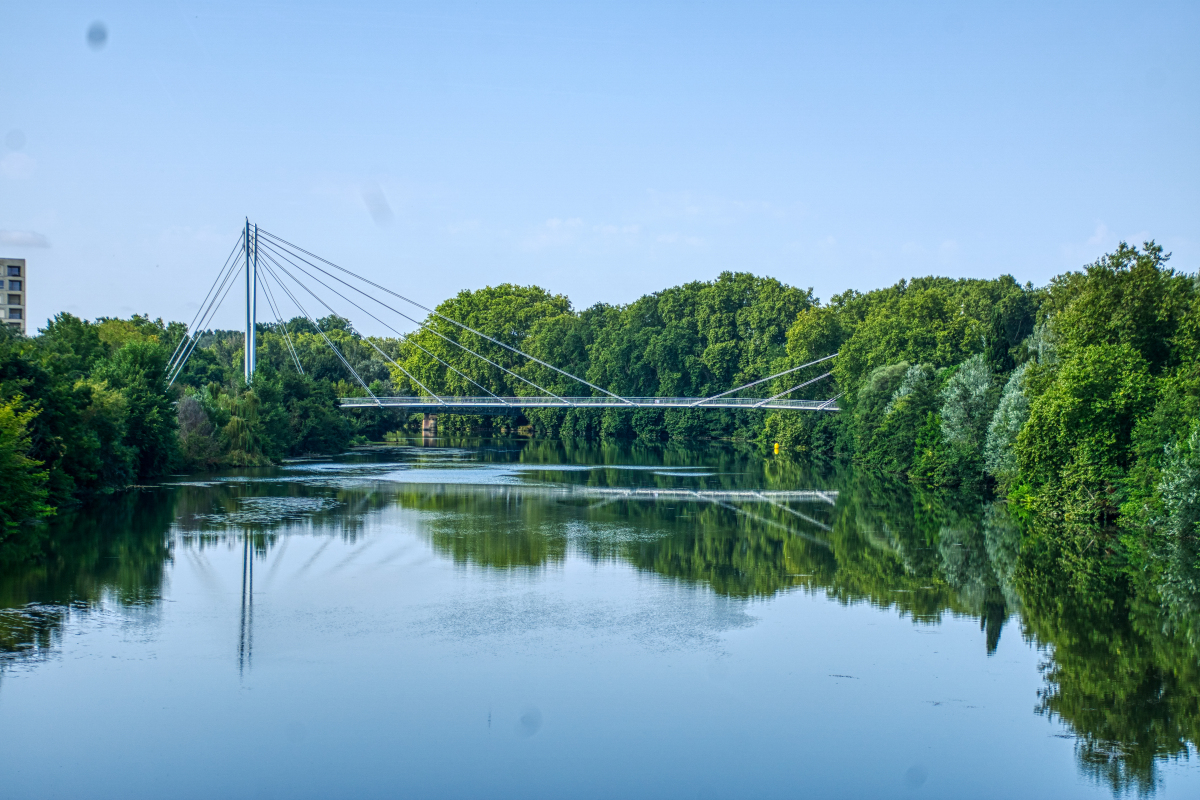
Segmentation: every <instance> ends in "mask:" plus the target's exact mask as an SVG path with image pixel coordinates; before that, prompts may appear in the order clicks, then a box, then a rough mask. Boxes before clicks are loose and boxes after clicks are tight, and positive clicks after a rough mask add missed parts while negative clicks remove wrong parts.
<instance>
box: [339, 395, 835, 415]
mask: <svg viewBox="0 0 1200 800" xmlns="http://www.w3.org/2000/svg"><path fill="white" fill-rule="evenodd" d="M338 403H339V405H341V407H342V408H375V407H377V406H382V407H384V408H404V409H408V410H411V411H414V412H417V411H423V412H425V413H427V414H437V413H442V414H504V413H517V412H519V411H521V410H523V409H527V408H653V409H668V408H735V409H763V410H768V411H769V410H772V409H774V410H778V411H837V410H838V409H837V406H836V405H835V404H834V402H833V401H832V400H770V399H768V400H760V399H758V398H754V397H732V398H721V399H718V400H708V399H707V398H695V397H616V398H613V397H536V396H531V397H450V396H435V397H340V398H338Z"/></svg>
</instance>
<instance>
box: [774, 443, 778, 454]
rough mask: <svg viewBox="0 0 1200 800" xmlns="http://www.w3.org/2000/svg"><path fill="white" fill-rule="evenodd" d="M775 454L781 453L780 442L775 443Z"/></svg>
mask: <svg viewBox="0 0 1200 800" xmlns="http://www.w3.org/2000/svg"><path fill="white" fill-rule="evenodd" d="M775 455H779V442H776V443H775Z"/></svg>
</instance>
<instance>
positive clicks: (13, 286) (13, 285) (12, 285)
mask: <svg viewBox="0 0 1200 800" xmlns="http://www.w3.org/2000/svg"><path fill="white" fill-rule="evenodd" d="M8 288H9V289H10V290H11V291H14V292H19V291H21V282H20V281H9V282H8Z"/></svg>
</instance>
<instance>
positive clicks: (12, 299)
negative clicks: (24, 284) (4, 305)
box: [8, 294, 21, 306]
mask: <svg viewBox="0 0 1200 800" xmlns="http://www.w3.org/2000/svg"><path fill="white" fill-rule="evenodd" d="M8 304H9V305H10V306H19V305H21V295H19V294H10V295H9V296H8Z"/></svg>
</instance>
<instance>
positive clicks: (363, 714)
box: [0, 441, 1200, 798]
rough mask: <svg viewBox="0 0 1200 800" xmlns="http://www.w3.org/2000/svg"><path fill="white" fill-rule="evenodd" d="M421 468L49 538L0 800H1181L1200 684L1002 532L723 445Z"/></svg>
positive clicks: (214, 501)
mask: <svg viewBox="0 0 1200 800" xmlns="http://www.w3.org/2000/svg"><path fill="white" fill-rule="evenodd" d="M427 445H428V443H426V445H425V446H423V445H422V443H420V442H415V443H414V444H413V446H411V447H395V448H388V449H379V450H374V451H370V452H365V453H364V452H360V453H357V454H355V455H352V456H347V457H344V458H340V459H333V460H315V461H303V462H298V463H294V464H290V465H287V466H285V467H283V468H280V469H276V470H263V471H258V472H255V473H252V474H251V473H242V474H229V475H221V476H206V477H204V478H200V479H195V480H178V481H175V482H173V484H171V485H166V486H163V487H161V488H151V489H143V490H140V491H138V492H136V493H133V494H131V495H129V496H127V497H124V498H119V499H117V500H115V501H113V502H111V503H108V504H106V505H104V506H100V507H97V508H92V509H88V510H86V511H84V512H80V513H77V514H73V515H64V516H63V517H62V518H61V519H59V520H58V521H57V522H56V523H55V525H56V530H55V545H54V550H53V553H52V555H51V557H50V558H49V559H48V560H47V561H46V562H45V563H42V564H40V565H38V566H37V567H36V568H27V569H24V570H18V571H12V570H10V571H9V573H8V574H7V575H5V576H4V577H2V578H0V725H2V726H3V727H2V729H3V731H4V740H3V746H2V747H0V796H3V797H21V798H36V797H47V798H51V797H62V798H108V797H112V798H143V797H145V798H151V797H153V798H176V797H179V798H184V797H187V798H190V797H197V798H200V797H203V798H213V797H222V798H226V797H228V798H240V797H251V798H258V797H281V798H284V797H286V798H307V797H312V798H336V797H347V798H350V797H353V798H364V797H388V798H391V797H472V798H474V797H523V798H524V797H529V798H538V797H553V798H559V797H605V798H610V797H655V798H662V797H711V798H729V797H755V798H774V797H788V798H790V797H910V796H911V797H954V798H962V797H1055V798H1060V797H1109V796H1112V795H1114V794H1133V795H1137V794H1156V795H1157V796H1161V797H1200V769H1198V768H1197V762H1196V760H1195V759H1194V755H1195V746H1194V744H1193V743H1195V742H1197V741H1200V736H1198V734H1200V658H1198V657H1197V651H1196V649H1195V648H1193V647H1191V646H1189V645H1188V644H1187V643H1186V642H1184V641H1181V640H1179V639H1178V638H1177V637H1176V638H1172V636H1170V635H1168V634H1166V633H1163V632H1162V629H1161V626H1159V625H1157V623H1156V622H1155V616H1154V613H1153V612H1154V609H1152V608H1142V609H1138V608H1131V607H1130V604H1129V603H1126V604H1125V605H1124V606H1121V607H1119V608H1114V607H1113V606H1112V604H1111V603H1108V604H1106V603H1105V602H1102V599H1098V600H1097V602H1096V603H1095V604H1091V603H1089V604H1087V605H1088V607H1087V608H1072V607H1066V606H1064V605H1063V604H1061V603H1056V602H1054V601H1053V599H1049V600H1048V599H1046V598H1030V597H1022V596H1021V594H1020V592H1019V591H1018V590H1017V589H1016V588H1014V582H1013V580H1012V576H1013V571H1014V569H1015V568H1016V566H1017V558H1018V542H1019V534H1018V531H1017V528H1016V526H1015V525H1014V524H1013V523H1012V522H1011V520H1009V519H1008V518H1007V517H1006V516H1005V514H1004V513H1003V511H1002V510H1000V509H997V508H992V507H989V506H987V505H985V504H984V503H983V502H982V501H980V500H979V499H976V498H970V497H957V498H955V497H951V498H938V497H928V496H921V495H913V494H912V493H910V492H909V491H907V490H905V489H904V488H902V487H898V486H890V485H887V484H883V483H880V482H878V481H875V480H872V479H869V478H867V477H865V476H855V475H853V474H849V473H845V472H841V473H839V472H828V471H826V472H822V471H819V470H807V469H805V468H804V467H802V466H796V465H789V464H786V463H783V462H778V461H775V460H772V459H765V460H764V459H761V458H759V457H758V456H756V455H754V454H753V453H751V452H750V451H738V450H736V449H731V448H726V447H717V446H714V447H709V448H704V449H701V450H683V449H680V450H671V449H666V450H654V449H637V448H631V447H615V446H613V447H591V446H571V445H563V444H560V443H539V442H484V443H480V442H462V443H454V442H445V441H442V442H439V443H438V445H439V446H427Z"/></svg>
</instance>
